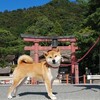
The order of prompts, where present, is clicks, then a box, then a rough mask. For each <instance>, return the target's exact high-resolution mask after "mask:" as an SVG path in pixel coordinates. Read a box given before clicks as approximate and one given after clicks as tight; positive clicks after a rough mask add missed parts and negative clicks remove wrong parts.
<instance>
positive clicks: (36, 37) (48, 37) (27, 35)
mask: <svg viewBox="0 0 100 100" xmlns="http://www.w3.org/2000/svg"><path fill="white" fill-rule="evenodd" d="M21 37H22V38H34V39H64V38H66V39H68V38H69V39H71V38H75V36H73V35H72V36H34V35H32V34H21Z"/></svg>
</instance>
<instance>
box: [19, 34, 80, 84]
mask: <svg viewBox="0 0 100 100" xmlns="http://www.w3.org/2000/svg"><path fill="white" fill-rule="evenodd" d="M21 37H22V38H23V40H24V41H26V42H33V43H34V45H32V46H25V47H24V50H30V51H31V50H34V61H35V62H39V51H40V50H44V51H45V50H50V49H52V47H53V46H41V45H39V43H40V42H48V41H50V42H52V41H54V42H57V41H60V42H70V43H71V44H70V45H69V46H58V47H59V48H60V50H71V74H72V76H73V75H75V83H76V84H78V83H79V70H78V64H77V63H76V56H75V51H76V50H77V49H78V47H77V46H75V43H76V38H75V37H74V36H58V37H48V36H34V35H31V34H21ZM65 66H66V65H65Z"/></svg>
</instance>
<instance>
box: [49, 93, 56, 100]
mask: <svg viewBox="0 0 100 100" xmlns="http://www.w3.org/2000/svg"><path fill="white" fill-rule="evenodd" d="M49 97H50V98H51V100H56V99H57V97H56V96H55V95H54V94H52V95H49Z"/></svg>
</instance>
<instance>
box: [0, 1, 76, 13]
mask: <svg viewBox="0 0 100 100" xmlns="http://www.w3.org/2000/svg"><path fill="white" fill-rule="evenodd" d="M50 1H52V0H0V12H4V11H5V10H8V11H12V10H17V9H23V8H29V7H33V6H41V5H44V4H46V3H48V2H50ZM71 1H75V0H71Z"/></svg>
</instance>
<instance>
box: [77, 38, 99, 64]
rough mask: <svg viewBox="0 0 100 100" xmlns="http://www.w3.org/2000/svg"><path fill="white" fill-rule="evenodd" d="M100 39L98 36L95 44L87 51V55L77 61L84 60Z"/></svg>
mask: <svg viewBox="0 0 100 100" xmlns="http://www.w3.org/2000/svg"><path fill="white" fill-rule="evenodd" d="M99 40H100V36H99V37H98V38H97V40H96V42H95V43H94V45H93V46H92V47H91V48H90V49H89V50H88V51H87V52H86V53H85V55H84V56H83V57H81V58H80V59H79V60H78V61H77V63H78V62H80V61H81V60H83V59H84V58H85V57H86V56H87V55H88V54H89V53H90V51H91V50H92V49H93V48H94V47H95V45H96V44H97V43H98V42H99Z"/></svg>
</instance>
